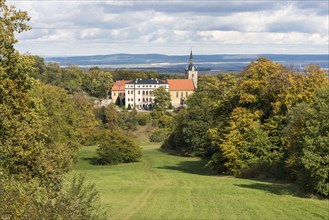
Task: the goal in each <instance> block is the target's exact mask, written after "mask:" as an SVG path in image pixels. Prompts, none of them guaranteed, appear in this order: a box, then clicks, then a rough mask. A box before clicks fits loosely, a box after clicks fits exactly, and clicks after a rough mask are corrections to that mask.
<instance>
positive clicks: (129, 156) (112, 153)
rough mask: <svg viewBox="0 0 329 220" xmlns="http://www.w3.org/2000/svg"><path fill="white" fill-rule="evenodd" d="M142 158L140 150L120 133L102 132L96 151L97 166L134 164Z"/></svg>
mask: <svg viewBox="0 0 329 220" xmlns="http://www.w3.org/2000/svg"><path fill="white" fill-rule="evenodd" d="M141 156H142V150H141V148H140V147H139V146H138V145H137V144H136V143H135V142H134V141H133V140H132V139H130V138H128V137H126V136H124V135H123V134H121V133H116V134H114V133H111V132H109V131H104V132H103V133H102V136H101V137H100V140H99V147H98V148H97V150H96V158H95V162H96V163H97V164H101V165H106V164H111V165H114V164H119V163H130V162H135V161H137V160H138V159H140V158H141Z"/></svg>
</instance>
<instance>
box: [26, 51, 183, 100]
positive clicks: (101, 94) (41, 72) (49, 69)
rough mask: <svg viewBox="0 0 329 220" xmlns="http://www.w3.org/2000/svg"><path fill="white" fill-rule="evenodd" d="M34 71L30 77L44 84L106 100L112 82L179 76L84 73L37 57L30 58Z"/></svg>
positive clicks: (95, 70) (137, 72)
mask: <svg viewBox="0 0 329 220" xmlns="http://www.w3.org/2000/svg"><path fill="white" fill-rule="evenodd" d="M32 58H33V60H34V61H33V63H34V64H33V66H34V70H33V71H31V73H30V76H31V77H33V78H36V79H39V80H41V81H42V82H44V83H47V84H52V85H55V86H58V87H61V88H63V89H65V90H66V91H67V92H68V93H69V94H75V93H78V92H85V93H86V94H88V95H89V96H92V97H97V98H107V97H108V93H109V90H110V88H111V87H112V84H113V82H115V81H118V80H133V79H151V78H158V79H176V78H182V77H183V76H179V75H168V74H159V73H157V72H155V71H144V70H143V71H142V70H125V69H118V70H102V69H100V68H98V67H93V68H90V69H89V70H88V71H84V70H83V69H81V68H79V67H78V66H69V67H60V66H59V65H58V64H57V63H47V64H46V63H45V62H44V59H43V58H41V57H39V56H32Z"/></svg>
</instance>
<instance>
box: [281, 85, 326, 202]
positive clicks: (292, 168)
mask: <svg viewBox="0 0 329 220" xmlns="http://www.w3.org/2000/svg"><path fill="white" fill-rule="evenodd" d="M328 118H329V86H327V87H324V88H322V89H320V90H318V91H317V92H316V93H315V95H314V98H313V102H312V103H311V104H303V103H302V104H300V105H298V106H296V107H295V108H293V110H292V111H291V112H290V113H289V124H288V127H287V129H286V135H287V136H288V138H287V140H288V147H289V148H288V150H287V152H286V160H285V162H286V168H287V170H288V171H289V173H290V175H291V176H292V177H293V178H295V179H296V180H297V184H298V185H299V186H300V188H302V189H303V190H304V191H307V192H311V193H314V192H315V193H319V194H322V195H324V196H328V195H329V155H328V152H329V132H328V131H329V121H328Z"/></svg>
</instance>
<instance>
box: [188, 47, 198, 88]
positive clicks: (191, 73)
mask: <svg viewBox="0 0 329 220" xmlns="http://www.w3.org/2000/svg"><path fill="white" fill-rule="evenodd" d="M185 78H186V79H192V80H193V84H194V87H195V89H196V88H197V87H198V69H197V67H196V66H195V65H194V64H193V54H192V50H191V54H190V64H189V65H188V66H186V69H185Z"/></svg>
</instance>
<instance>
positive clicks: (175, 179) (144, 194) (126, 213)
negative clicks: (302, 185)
mask: <svg viewBox="0 0 329 220" xmlns="http://www.w3.org/2000/svg"><path fill="white" fill-rule="evenodd" d="M158 147H159V146H158V145H150V144H149V145H144V146H143V149H144V150H143V154H144V155H143V158H142V161H141V162H138V163H132V164H124V165H118V166H93V165H91V164H90V163H89V162H90V158H91V157H92V156H93V155H94V152H95V147H85V148H83V149H82V151H81V153H80V156H79V162H78V165H77V167H76V170H77V171H79V172H84V173H87V175H88V176H89V177H90V179H92V180H93V181H94V182H95V183H96V186H97V188H98V190H99V191H100V192H101V198H102V201H103V203H104V204H106V205H109V206H111V209H110V215H109V219H110V218H115V219H328V217H329V203H328V200H317V199H310V198H301V197H299V196H298V194H297V191H296V189H295V187H294V186H293V185H290V184H277V183H269V182H261V181H254V180H247V179H238V178H233V177H220V176H216V175H215V173H214V172H213V171H211V170H209V169H207V168H205V167H204V165H205V163H206V161H203V160H200V159H198V158H187V157H179V156H176V155H173V154H171V153H170V152H166V151H163V150H160V149H158ZM88 158H89V159H88Z"/></svg>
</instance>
